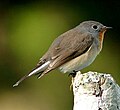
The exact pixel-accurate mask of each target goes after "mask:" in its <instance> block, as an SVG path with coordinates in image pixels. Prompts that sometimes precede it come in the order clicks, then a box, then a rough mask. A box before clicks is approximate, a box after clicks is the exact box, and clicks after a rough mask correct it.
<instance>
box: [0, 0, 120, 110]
mask: <svg viewBox="0 0 120 110" xmlns="http://www.w3.org/2000/svg"><path fill="white" fill-rule="evenodd" d="M85 20H96V21H99V22H101V23H103V24H104V25H106V26H111V27H113V29H111V30H109V31H107V32H106V34H105V39H104V48H103V50H102V52H101V54H100V55H99V56H98V57H97V59H96V60H95V61H94V63H93V64H92V65H90V66H89V67H87V68H86V69H84V70H82V71H83V72H87V71H90V70H91V71H98V72H105V73H111V74H112V76H113V77H114V79H115V80H116V82H117V83H118V84H120V73H119V72H120V35H119V34H120V33H119V32H120V1H118V0H113V1H110V0H109V1H108V0H106V1H105V0H104V1H97V0H91V1H90V0H81V1H80V0H79V1H76V0H74V1H73V0H69V1H67V0H64V1H49V0H41V1H38V0H4V1H0V110H72V107H73V95H72V91H71V90H70V85H71V78H70V77H68V75H67V74H66V75H64V74H61V73H60V72H59V71H57V70H55V71H52V72H51V74H47V75H46V76H45V77H43V78H41V79H40V80H37V78H36V77H31V78H29V79H28V80H26V81H24V82H23V83H21V84H20V85H19V86H18V87H16V88H13V87H12V85H13V84H14V83H15V82H16V81H17V80H18V79H19V78H21V77H22V76H23V75H25V74H26V73H28V72H29V71H30V70H31V69H32V68H33V67H34V66H35V65H36V63H37V62H38V61H39V58H40V57H41V56H42V55H43V54H44V53H45V52H46V51H47V49H48V47H49V46H50V44H51V43H52V41H53V40H54V39H55V38H56V37H57V36H59V35H60V34H62V33H63V32H65V31H67V30H69V29H71V28H73V27H75V26H76V25H78V24H79V23H80V22H82V21H85Z"/></svg>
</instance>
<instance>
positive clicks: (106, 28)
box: [101, 26, 112, 32]
mask: <svg viewBox="0 0 120 110" xmlns="http://www.w3.org/2000/svg"><path fill="white" fill-rule="evenodd" d="M108 29H112V27H107V26H103V27H102V29H101V30H102V32H104V31H106V30H108Z"/></svg>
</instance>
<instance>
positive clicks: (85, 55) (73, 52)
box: [13, 20, 112, 87]
mask: <svg viewBox="0 0 120 110" xmlns="http://www.w3.org/2000/svg"><path fill="white" fill-rule="evenodd" d="M110 28H112V27H107V26H105V25H103V24H101V23H100V22H97V21H93V20H89V21H83V22H81V23H80V24H79V25H78V26H76V27H75V28H73V29H70V30H68V31H67V32H65V33H63V34H61V35H60V36H58V37H57V38H56V39H55V40H54V41H53V43H52V44H51V46H50V47H49V49H48V51H47V52H46V53H45V54H44V55H43V56H42V57H41V58H40V60H39V62H38V63H37V65H36V67H35V68H34V69H32V70H31V71H30V72H29V73H28V74H26V75H25V76H23V77H22V78H21V79H20V80H18V81H17V82H16V83H15V84H14V85H13V87H15V86H18V85H19V84H20V83H21V82H22V81H23V80H25V79H26V78H28V77H30V76H33V75H38V78H41V77H42V76H44V75H45V74H47V73H49V72H50V71H52V70H54V69H59V70H60V71H61V72H63V73H70V74H73V76H74V74H75V73H76V72H77V71H80V70H82V69H83V68H85V67H87V66H89V65H90V64H91V63H92V62H93V61H94V60H95V58H96V56H97V55H98V54H99V53H100V52H101V50H102V47H103V40H104V34H105V32H106V30H107V29H110Z"/></svg>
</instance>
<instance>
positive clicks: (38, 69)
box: [13, 61, 50, 87]
mask: <svg viewBox="0 0 120 110" xmlns="http://www.w3.org/2000/svg"><path fill="white" fill-rule="evenodd" d="M49 63H50V61H48V62H46V63H44V64H43V65H41V66H38V67H36V68H35V69H33V70H32V71H31V72H30V73H29V74H27V75H25V76H23V77H22V78H21V79H20V80H18V81H17V82H16V83H15V84H14V85H13V87H15V86H18V85H19V84H20V83H21V82H22V81H23V80H25V79H26V78H28V77H30V76H32V75H38V74H39V76H40V75H42V72H43V71H44V70H45V69H46V68H47V67H48V65H49ZM40 73H41V74H40Z"/></svg>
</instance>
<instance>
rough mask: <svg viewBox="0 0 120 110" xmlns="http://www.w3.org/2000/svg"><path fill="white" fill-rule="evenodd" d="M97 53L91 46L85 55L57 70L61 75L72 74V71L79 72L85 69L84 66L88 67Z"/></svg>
mask: <svg viewBox="0 0 120 110" xmlns="http://www.w3.org/2000/svg"><path fill="white" fill-rule="evenodd" d="M98 53H99V51H98V49H97V48H95V46H94V45H93V46H92V47H91V48H89V50H88V51H87V52H86V53H84V54H82V55H80V56H78V57H76V58H74V59H73V60H71V61H69V62H67V63H65V64H63V65H62V66H61V67H60V68H59V69H60V71H61V72H63V73H66V72H73V70H76V71H79V70H81V69H83V68H85V67H86V66H89V65H90V64H91V63H92V62H93V61H94V60H95V58H96V56H97V55H98Z"/></svg>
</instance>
